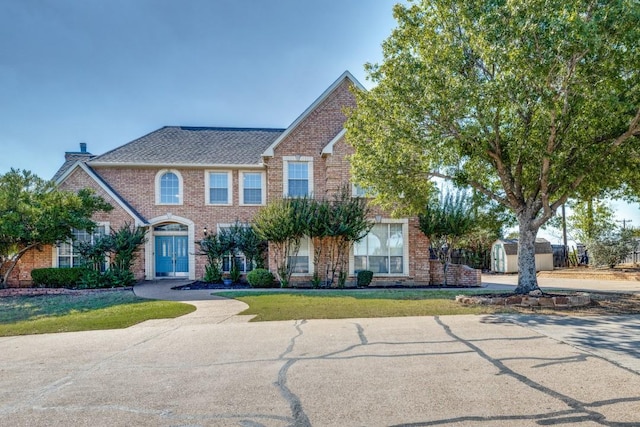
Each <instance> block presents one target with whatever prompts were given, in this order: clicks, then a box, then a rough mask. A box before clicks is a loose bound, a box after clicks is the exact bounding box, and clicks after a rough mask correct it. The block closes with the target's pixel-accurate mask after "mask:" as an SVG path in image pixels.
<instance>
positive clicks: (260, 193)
mask: <svg viewBox="0 0 640 427" xmlns="http://www.w3.org/2000/svg"><path fill="white" fill-rule="evenodd" d="M240 180H241V182H242V189H241V190H240V204H241V205H264V202H265V200H264V199H265V185H264V173H262V172H241V178H240Z"/></svg>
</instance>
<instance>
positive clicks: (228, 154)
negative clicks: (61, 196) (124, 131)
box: [89, 126, 284, 166]
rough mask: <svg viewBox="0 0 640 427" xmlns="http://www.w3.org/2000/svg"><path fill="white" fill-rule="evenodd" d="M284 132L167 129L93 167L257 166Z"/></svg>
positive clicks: (110, 154)
mask: <svg viewBox="0 0 640 427" xmlns="http://www.w3.org/2000/svg"><path fill="white" fill-rule="evenodd" d="M282 132H284V129H256V128H220V127H186V126H165V127H163V128H160V129H158V130H156V131H154V132H151V133H150V134H148V135H145V136H143V137H141V138H138V139H136V140H133V141H131V142H129V143H128V144H125V145H122V146H120V147H118V148H116V149H114V150H111V151H109V152H107V153H105V154H102V155H100V156H97V157H95V158H94V159H92V160H91V161H90V162H89V163H90V164H109V163H113V164H123V163H124V164H132V165H176V166H177V165H218V164H234V165H238V164H241V165H245V164H246V165H256V164H259V163H260V162H261V155H262V153H263V152H264V150H266V149H267V147H269V145H271V143H272V142H273V141H275V140H276V138H278V136H280V134H282Z"/></svg>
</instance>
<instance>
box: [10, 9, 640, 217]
mask: <svg viewBox="0 0 640 427" xmlns="http://www.w3.org/2000/svg"><path fill="white" fill-rule="evenodd" d="M394 3H395V1H393V0H366V1H365V0H180V1H178V0H0V148H1V149H2V154H1V155H0V173H5V172H6V171H8V170H9V169H10V168H11V167H14V168H19V169H28V170H31V171H33V172H34V173H36V174H37V175H39V176H41V177H43V178H51V177H52V176H53V174H54V173H55V171H56V170H57V169H58V167H59V166H60V165H61V164H62V162H63V161H64V152H65V151H77V150H78V149H79V143H80V142H86V143H87V145H88V150H89V151H90V152H92V153H93V154H102V153H104V152H106V151H108V150H111V149H113V148H115V147H118V146H120V145H122V144H125V143H127V142H129V141H131V140H133V139H135V138H138V137H140V136H142V135H145V134H147V133H149V132H151V131H153V130H155V129H158V128H160V127H162V126H168V125H185V126H234V127H287V126H288V125H289V124H290V123H291V122H292V121H293V120H295V118H296V117H297V116H298V115H299V114H300V113H302V112H303V111H304V110H305V109H306V108H307V107H308V106H309V105H310V104H311V103H312V102H313V101H314V100H315V99H316V97H317V96H319V95H320V94H321V93H322V92H323V91H324V90H325V89H326V88H327V87H328V86H329V85H330V84H331V83H333V81H334V80H335V79H336V78H338V77H339V76H340V74H342V72H344V71H345V70H349V71H351V73H352V74H353V75H354V76H355V77H356V78H357V79H359V80H360V82H361V83H362V84H364V85H365V87H370V83H369V82H368V81H366V75H365V73H364V68H363V65H364V64H365V63H366V62H377V61H380V60H381V58H382V55H381V47H380V46H381V43H382V41H383V40H384V39H385V38H386V37H387V36H388V35H389V34H390V32H391V30H392V29H393V27H394V26H395V21H394V20H393V17H392V13H391V11H392V5H393V4H394ZM617 209H618V215H619V217H620V219H622V218H625V219H632V220H633V222H632V223H631V225H633V226H640V211H639V209H638V207H637V206H634V207H632V208H630V207H627V206H625V205H622V204H621V205H619V206H618V207H617Z"/></svg>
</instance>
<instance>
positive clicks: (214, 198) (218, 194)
mask: <svg viewBox="0 0 640 427" xmlns="http://www.w3.org/2000/svg"><path fill="white" fill-rule="evenodd" d="M227 195H228V192H227V190H226V189H225V188H212V189H210V190H209V202H210V203H227Z"/></svg>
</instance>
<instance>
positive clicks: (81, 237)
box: [58, 225, 106, 268]
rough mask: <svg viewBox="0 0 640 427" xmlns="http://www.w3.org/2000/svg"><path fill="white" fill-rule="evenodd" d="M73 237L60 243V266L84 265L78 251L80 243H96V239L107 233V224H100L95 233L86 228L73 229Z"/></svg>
mask: <svg viewBox="0 0 640 427" xmlns="http://www.w3.org/2000/svg"><path fill="white" fill-rule="evenodd" d="M72 233H73V238H72V239H71V240H67V241H66V242H62V243H60V245H59V246H58V267H60V268H64V267H80V266H81V265H82V262H83V260H82V258H81V257H80V252H79V251H78V247H77V244H78V243H91V244H93V243H95V241H96V239H98V238H99V237H101V236H104V235H105V233H106V226H105V225H100V226H98V227H96V228H95V230H93V233H89V232H88V231H86V230H75V229H74V230H73V231H72ZM105 268H106V261H105Z"/></svg>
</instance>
